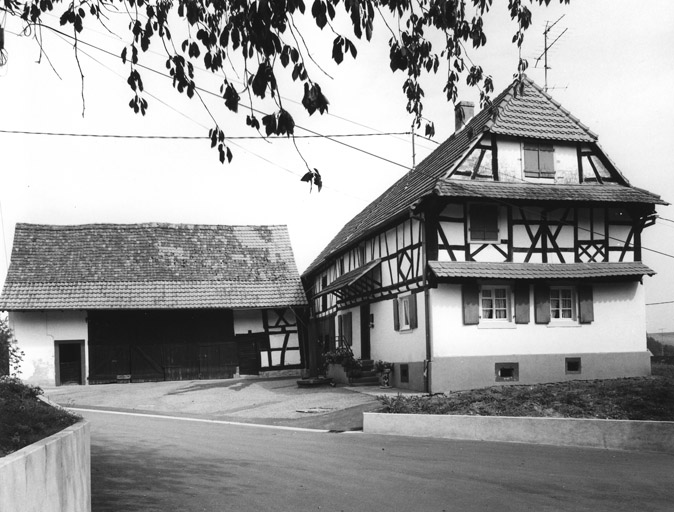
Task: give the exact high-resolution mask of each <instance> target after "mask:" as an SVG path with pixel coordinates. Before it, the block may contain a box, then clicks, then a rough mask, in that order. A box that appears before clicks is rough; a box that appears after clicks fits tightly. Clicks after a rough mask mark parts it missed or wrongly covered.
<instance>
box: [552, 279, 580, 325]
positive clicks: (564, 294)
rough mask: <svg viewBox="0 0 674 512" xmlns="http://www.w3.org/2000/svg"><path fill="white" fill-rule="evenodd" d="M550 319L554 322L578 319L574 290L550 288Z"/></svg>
mask: <svg viewBox="0 0 674 512" xmlns="http://www.w3.org/2000/svg"><path fill="white" fill-rule="evenodd" d="M550 318H551V319H552V320H575V319H576V301H575V297H574V293H573V288H571V287H552V288H550Z"/></svg>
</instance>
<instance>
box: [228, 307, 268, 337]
mask: <svg viewBox="0 0 674 512" xmlns="http://www.w3.org/2000/svg"><path fill="white" fill-rule="evenodd" d="M249 332H251V333H254V332H264V323H263V322H262V310H261V309H235V310H234V334H248V333H249Z"/></svg>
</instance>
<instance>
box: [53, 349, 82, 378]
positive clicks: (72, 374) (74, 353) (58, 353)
mask: <svg viewBox="0 0 674 512" xmlns="http://www.w3.org/2000/svg"><path fill="white" fill-rule="evenodd" d="M54 344H55V359H56V360H55V363H56V364H55V369H56V385H57V386H64V385H67V384H84V381H83V379H82V377H83V375H84V368H83V366H84V341H55V342H54Z"/></svg>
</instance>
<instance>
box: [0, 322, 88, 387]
mask: <svg viewBox="0 0 674 512" xmlns="http://www.w3.org/2000/svg"><path fill="white" fill-rule="evenodd" d="M9 322H10V326H11V327H12V329H14V335H15V337H16V340H17V342H18V344H19V347H20V348H21V350H23V351H24V353H25V354H24V356H23V362H22V364H21V370H20V377H21V379H22V380H24V381H28V382H30V383H33V384H40V385H43V386H54V385H55V384H56V381H55V378H56V377H55V367H54V360H55V357H54V355H55V354H54V352H55V351H54V341H60V340H73V341H75V340H84V341H85V344H84V346H85V354H84V355H85V376H86V375H88V374H89V353H88V352H89V351H88V330H87V321H86V312H85V311H49V312H44V311H35V312H32V311H31V312H10V313H9Z"/></svg>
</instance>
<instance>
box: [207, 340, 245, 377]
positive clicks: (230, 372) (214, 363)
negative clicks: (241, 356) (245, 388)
mask: <svg viewBox="0 0 674 512" xmlns="http://www.w3.org/2000/svg"><path fill="white" fill-rule="evenodd" d="M236 363H237V344H236V343H233V342H230V343H217V344H209V345H200V346H199V377H200V378H202V379H231V378H232V377H233V376H234V374H235V373H236V366H237V365H236Z"/></svg>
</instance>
